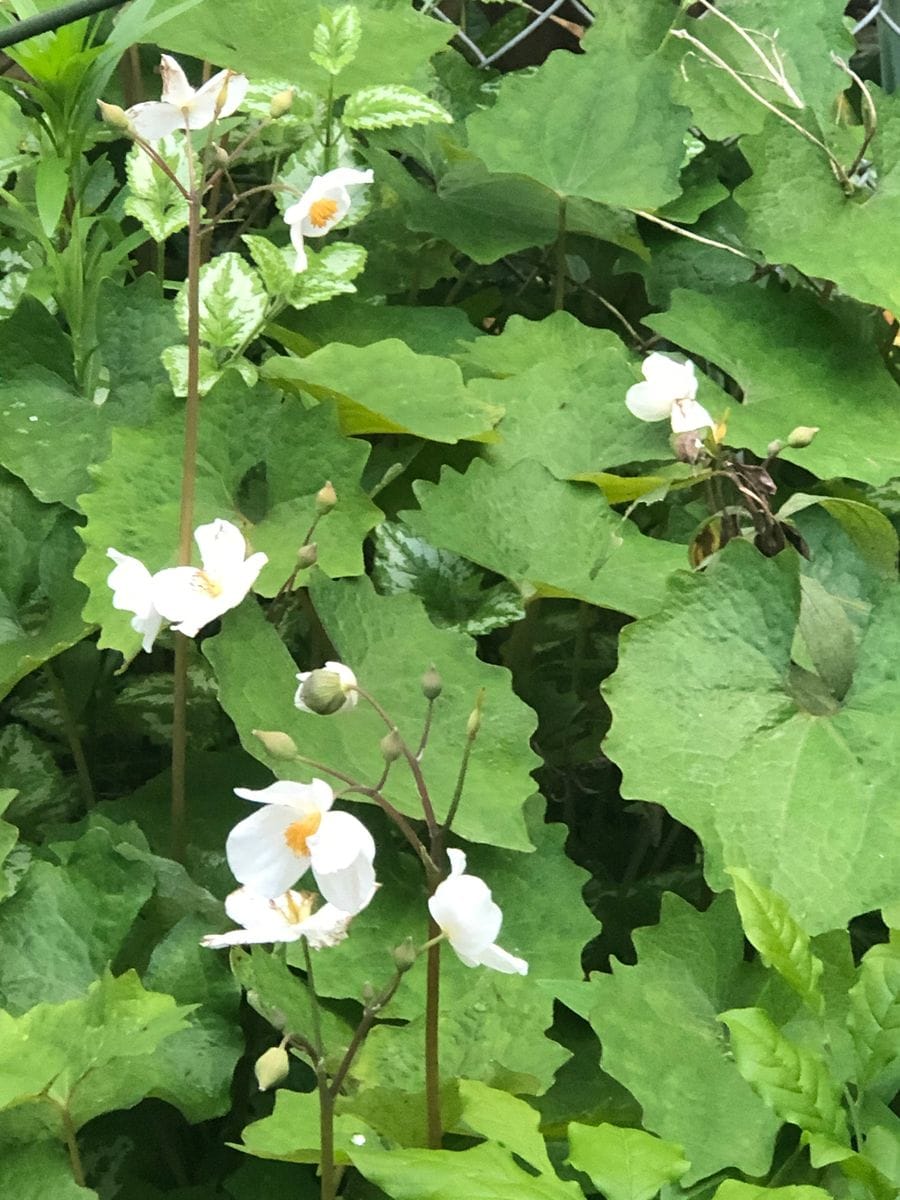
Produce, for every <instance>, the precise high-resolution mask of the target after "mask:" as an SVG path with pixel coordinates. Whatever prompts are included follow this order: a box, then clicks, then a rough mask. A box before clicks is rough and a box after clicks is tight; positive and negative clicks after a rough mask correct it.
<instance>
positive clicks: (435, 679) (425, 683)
mask: <svg viewBox="0 0 900 1200" xmlns="http://www.w3.org/2000/svg"><path fill="white" fill-rule="evenodd" d="M443 690H444V681H443V679H441V677H440V675H439V674H438V672H437V668H436V667H435V665H434V663H432V664H431V666H430V667H429V668H428V670H427V671H426V672H425V674H424V675H423V676H422V691H423V693H424V694H425V699H426V700H437V698H438V696H439V695H440V694H441V692H442V691H443Z"/></svg>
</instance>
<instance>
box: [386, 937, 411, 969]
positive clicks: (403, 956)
mask: <svg viewBox="0 0 900 1200" xmlns="http://www.w3.org/2000/svg"><path fill="white" fill-rule="evenodd" d="M391 957H392V958H393V960H394V964H395V965H396V967H397V970H398V971H408V970H409V968H410V967H411V966H412V965H413V963H414V962H415V961H416V957H417V956H416V947H415V945H414V943H413V940H412V938H409V937H408V938H406V939H405V940H404V941H402V942H401V943H400V945H399V946H395V947H394V949H393V950H392V951H391Z"/></svg>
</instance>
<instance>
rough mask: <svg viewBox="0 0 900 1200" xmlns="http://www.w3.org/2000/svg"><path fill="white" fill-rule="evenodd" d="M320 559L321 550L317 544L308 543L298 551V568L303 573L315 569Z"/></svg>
mask: <svg viewBox="0 0 900 1200" xmlns="http://www.w3.org/2000/svg"><path fill="white" fill-rule="evenodd" d="M318 559H319V548H318V546H317V545H316V543H315V542H307V543H306V545H305V546H301V547H300V549H299V550H298V551H297V566H298V567H299V568H300V570H301V571H305V570H306V569H307V567H314V566H315V565H316V563H317V562H318Z"/></svg>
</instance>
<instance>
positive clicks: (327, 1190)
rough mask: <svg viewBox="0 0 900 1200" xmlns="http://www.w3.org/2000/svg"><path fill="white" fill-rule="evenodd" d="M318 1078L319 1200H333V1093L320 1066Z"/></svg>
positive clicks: (335, 1182) (334, 1185)
mask: <svg viewBox="0 0 900 1200" xmlns="http://www.w3.org/2000/svg"><path fill="white" fill-rule="evenodd" d="M316 1074H317V1076H318V1080H319V1195H320V1197H321V1200H334V1198H335V1194H336V1191H337V1181H336V1179H335V1170H334V1093H333V1092H332V1090H331V1088H329V1086H328V1081H327V1079H326V1077H325V1072H324V1069H323V1068H322V1067H319V1069H318V1070H317V1072H316Z"/></svg>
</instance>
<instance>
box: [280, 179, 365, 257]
mask: <svg viewBox="0 0 900 1200" xmlns="http://www.w3.org/2000/svg"><path fill="white" fill-rule="evenodd" d="M374 178H375V177H374V175H373V174H372V172H371V171H357V170H356V168H355V167H336V168H335V170H333V171H326V173H325V174H324V175H317V176H316V177H315V179H314V180H313V181H312V183H311V184H310V185H309V187H308V188H307V189H306V191H305V192H304V193H303V195H302V196H301V197H300V199H299V200H298V201H297V203H296V204H292V205H291V206H290V208H288V209H286V210H285V213H284V219H285V221H287V223H288V225H290V227H291V241H292V242H293V243H294V249H295V250H296V251H297V258H296V260H295V262H294V270H295V271H305V270H306V267H307V258H306V250H305V249H304V246H303V239H304V238H305V237H324V235H325V234H326V233H328V231H329V230H330V229H333V228H334V226H335V225H337V223H338V222H339V221H342V220H343V219H344V217H345V216H346V215H347V212H348V210H349V208H350V193H349V192H348V191H347V188H348V187H353V186H354V185H356V184H359V183H371V182H372V180H373V179H374Z"/></svg>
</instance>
